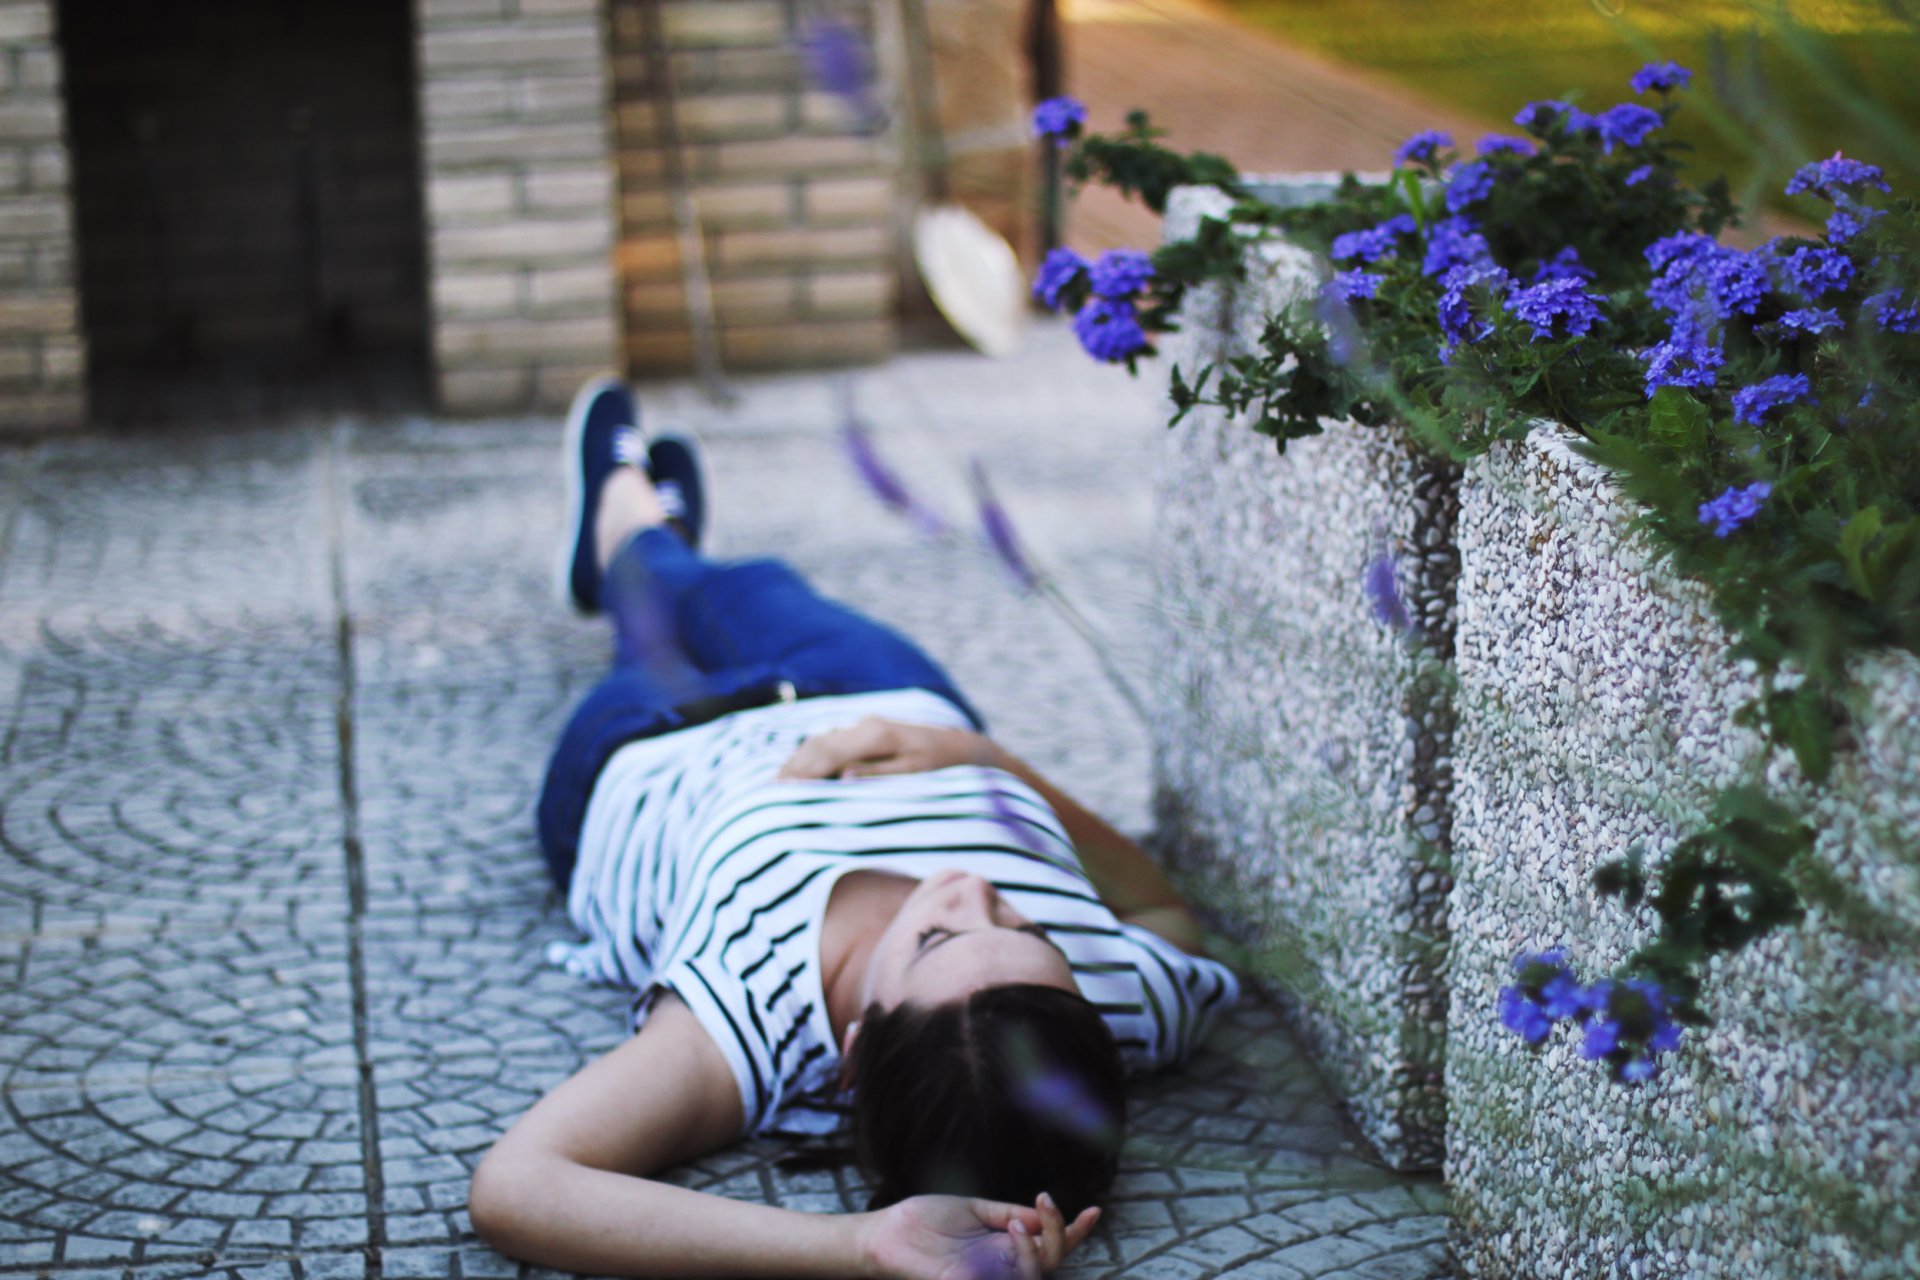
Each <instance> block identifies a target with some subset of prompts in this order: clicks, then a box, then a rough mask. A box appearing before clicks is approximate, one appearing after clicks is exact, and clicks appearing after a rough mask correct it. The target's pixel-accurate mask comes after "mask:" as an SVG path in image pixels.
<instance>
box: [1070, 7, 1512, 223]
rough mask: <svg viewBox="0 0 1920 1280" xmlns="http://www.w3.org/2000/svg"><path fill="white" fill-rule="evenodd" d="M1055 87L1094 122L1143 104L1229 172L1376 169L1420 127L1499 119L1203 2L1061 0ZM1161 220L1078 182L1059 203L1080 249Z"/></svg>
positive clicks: (1463, 137)
mask: <svg viewBox="0 0 1920 1280" xmlns="http://www.w3.org/2000/svg"><path fill="white" fill-rule="evenodd" d="M1060 16H1061V21H1062V24H1063V25H1064V27H1065V29H1066V41H1065V43H1066V86H1067V92H1068V93H1070V94H1072V95H1073V96H1074V97H1076V98H1079V99H1080V100H1081V101H1083V102H1085V103H1086V104H1087V107H1088V110H1089V112H1090V113H1091V123H1092V124H1093V126H1094V127H1095V128H1096V129H1098V130H1100V131H1102V132H1111V131H1113V130H1116V129H1118V128H1119V127H1120V125H1121V122H1122V121H1123V120H1124V119H1125V116H1126V113H1127V112H1128V111H1129V110H1132V109H1133V108H1135V107H1140V108H1144V109H1145V110H1146V111H1147V113H1148V114H1149V115H1151V116H1152V117H1153V121H1154V123H1155V124H1156V125H1157V126H1159V127H1161V128H1164V129H1166V130H1167V131H1168V137H1167V140H1166V141H1167V144H1168V145H1169V146H1171V147H1173V148H1174V149H1175V150H1178V151H1212V152H1216V153H1218V154H1220V155H1223V156H1225V157H1227V159H1229V160H1231V161H1233V162H1234V163H1235V164H1236V165H1238V166H1239V168H1240V171H1241V172H1242V173H1276V172H1296V171H1303V170H1333V171H1340V170H1345V169H1360V170H1365V169H1385V168H1388V167H1389V166H1390V165H1391V164H1392V161H1393V151H1394V148H1395V147H1397V146H1399V145H1400V143H1402V142H1404V141H1405V140H1406V139H1407V138H1408V137H1409V136H1410V135H1412V134H1414V133H1417V132H1419V131H1420V130H1422V129H1449V130H1451V131H1452V132H1453V135H1454V137H1455V138H1456V139H1457V140H1459V141H1460V142H1461V143H1462V144H1463V145H1471V140H1472V139H1473V138H1476V137H1478V136H1479V135H1480V134H1482V133H1486V132H1490V131H1493V130H1496V129H1498V128H1499V127H1500V125H1499V122H1496V121H1491V120H1483V119H1480V118H1478V117H1476V116H1473V115H1470V114H1467V113H1465V112H1462V111H1460V110H1458V109H1456V108H1452V107H1447V106H1443V105H1440V104H1438V103H1435V102H1433V101H1431V100H1429V99H1426V98H1422V97H1420V96H1418V95H1416V94H1413V93H1410V92H1409V91H1407V90H1406V89H1403V88H1401V87H1399V86H1398V85H1396V84H1394V83H1393V82H1391V81H1390V80H1387V79H1385V78H1384V77H1381V76H1378V75H1374V74H1372V73H1370V72H1366V71H1362V70H1358V69H1356V68H1353V67H1348V66H1343V65H1340V64H1338V63H1333V62H1329V61H1326V60H1324V59H1322V58H1321V57H1319V56H1318V55H1317V54H1313V53H1309V52H1307V51H1306V50H1303V49H1299V48H1296V47H1294V46H1292V45H1289V44H1286V43H1285V42H1284V41H1281V40H1277V39H1275V38H1274V37H1273V36H1271V35H1269V34H1267V33H1266V32H1263V31H1256V30H1254V29H1253V28H1251V27H1249V26H1246V25H1244V24H1243V23H1241V22H1240V21H1239V20H1238V19H1236V18H1235V17H1234V15H1233V14H1232V13H1231V12H1230V11H1228V10H1226V9H1225V8H1223V7H1221V6H1218V5H1212V4H1207V3H1204V0H1061V6H1060ZM1159 223H1160V219H1159V218H1158V217H1156V216H1155V215H1153V214H1152V213H1149V212H1148V211H1147V210H1146V209H1144V208H1142V207H1140V206H1139V205H1136V204H1130V203H1128V202H1127V201H1124V200H1122V199H1120V198H1119V197H1118V196H1116V195H1114V194H1113V193H1112V192H1110V191H1106V190H1103V189H1093V188H1089V189H1088V190H1087V191H1085V192H1083V193H1082V194H1081V195H1080V196H1079V197H1078V198H1077V199H1075V200H1074V201H1072V203H1071V204H1070V206H1069V213H1068V218H1067V235H1066V242H1067V243H1068V244H1070V245H1072V246H1073V247H1074V248H1076V249H1078V250H1080V252H1082V253H1092V252H1097V251H1099V250H1102V249H1111V248H1116V247H1118V246H1120V245H1133V246H1137V247H1147V246H1151V245H1155V244H1158V243H1159V242H1160V226H1159Z"/></svg>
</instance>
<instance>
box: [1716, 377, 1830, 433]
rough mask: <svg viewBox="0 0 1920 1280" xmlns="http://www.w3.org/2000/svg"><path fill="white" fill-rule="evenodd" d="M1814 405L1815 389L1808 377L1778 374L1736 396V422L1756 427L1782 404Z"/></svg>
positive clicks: (1734, 405)
mask: <svg viewBox="0 0 1920 1280" xmlns="http://www.w3.org/2000/svg"><path fill="white" fill-rule="evenodd" d="M1813 402H1814V400H1813V387H1812V384H1811V383H1810V382H1809V381H1808V379H1807V375H1806V374H1804V373H1782V374H1776V375H1775V376H1773V377H1771V378H1762V379H1761V380H1760V381H1758V382H1756V383H1754V384H1753V385H1752V386H1749V387H1742V388H1740V389H1739V390H1738V391H1736V392H1734V393H1733V419H1734V421H1735V422H1745V423H1747V424H1749V425H1751V426H1756V427H1757V426H1759V425H1760V424H1761V423H1763V422H1765V421H1766V420H1767V415H1768V414H1769V413H1771V412H1773V410H1775V409H1777V408H1779V407H1780V406H1781V405H1783V404H1801V403H1809V404H1810V403H1813Z"/></svg>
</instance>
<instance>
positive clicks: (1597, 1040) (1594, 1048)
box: [1580, 1017, 1620, 1058]
mask: <svg viewBox="0 0 1920 1280" xmlns="http://www.w3.org/2000/svg"><path fill="white" fill-rule="evenodd" d="M1619 1045H1620V1024H1619V1023H1617V1022H1615V1021H1613V1019H1611V1018H1607V1017H1597V1018H1589V1019H1588V1020H1587V1034H1586V1035H1585V1036H1584V1037H1583V1038H1582V1039H1581V1041H1580V1056H1581V1057H1583V1058H1604V1057H1606V1056H1607V1055H1608V1054H1610V1053H1612V1052H1613V1051H1614V1050H1615V1049H1616V1048H1618V1047H1619Z"/></svg>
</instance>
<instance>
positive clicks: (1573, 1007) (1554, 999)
mask: <svg viewBox="0 0 1920 1280" xmlns="http://www.w3.org/2000/svg"><path fill="white" fill-rule="evenodd" d="M1540 1007H1541V1008H1542V1009H1544V1010H1546V1013H1547V1016H1548V1017H1549V1018H1556V1019H1557V1018H1571V1017H1574V1016H1575V1015H1577V1014H1578V1013H1580V1012H1581V1011H1582V1010H1583V1009H1585V1008H1586V1007H1587V989H1586V988H1585V987H1583V986H1581V985H1580V983H1579V981H1578V980H1577V979H1575V978H1574V976H1573V975H1572V974H1571V973H1569V972H1568V971H1567V970H1565V969H1562V970H1561V971H1560V972H1559V973H1556V974H1554V975H1553V976H1552V977H1551V978H1548V979H1547V980H1546V982H1545V983H1543V984H1541V987H1540Z"/></svg>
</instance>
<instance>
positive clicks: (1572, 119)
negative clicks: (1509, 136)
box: [1513, 99, 1593, 138]
mask: <svg viewBox="0 0 1920 1280" xmlns="http://www.w3.org/2000/svg"><path fill="white" fill-rule="evenodd" d="M1513 122H1514V123H1515V124H1517V125H1519V126H1520V127H1521V128H1522V129H1525V130H1526V131H1527V132H1528V133H1530V134H1532V135H1533V136H1534V137H1536V138H1547V137H1551V136H1552V135H1553V132H1554V130H1555V129H1564V130H1566V132H1568V133H1570V134H1573V133H1585V132H1586V131H1587V130H1589V129H1591V128H1593V117H1592V116H1590V115H1588V114H1587V113H1586V112H1584V111H1582V110H1581V109H1580V108H1578V107H1576V106H1574V105H1573V104H1572V103H1571V102H1561V101H1559V100H1558V99H1549V100H1548V101H1545V102H1529V103H1528V104H1527V105H1526V106H1524V107H1522V108H1520V114H1519V115H1517V116H1515V117H1514V118H1513Z"/></svg>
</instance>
